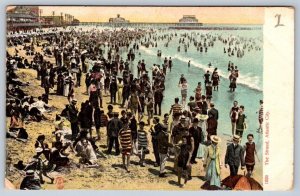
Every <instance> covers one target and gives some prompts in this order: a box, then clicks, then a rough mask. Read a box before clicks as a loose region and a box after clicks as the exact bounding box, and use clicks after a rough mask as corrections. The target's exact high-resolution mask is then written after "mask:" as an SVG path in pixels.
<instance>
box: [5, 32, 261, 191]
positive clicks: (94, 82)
mask: <svg viewBox="0 0 300 196" xmlns="http://www.w3.org/2000/svg"><path fill="white" fill-rule="evenodd" d="M173 36H179V35H177V34H172V33H171V34H170V35H168V36H167V35H157V34H155V31H154V30H153V29H150V30H149V29H148V30H142V29H124V28H121V29H114V30H108V29H106V30H101V31H100V30H98V29H92V30H89V31H84V30H83V29H80V28H73V29H69V30H68V31H60V32H55V31H54V32H47V33H44V34H41V35H35V37H34V38H33V36H30V35H27V36H23V37H22V36H20V37H17V39H11V38H8V43H9V44H8V45H10V46H11V47H15V48H16V49H15V51H14V53H13V54H12V53H8V52H7V62H6V67H7V72H6V73H7V105H6V114H7V117H10V119H11V122H10V125H9V129H8V131H7V137H8V138H13V139H16V140H19V141H21V142H26V141H27V139H28V137H30V135H28V133H27V131H26V129H25V125H24V124H25V123H30V122H32V121H36V122H39V123H43V121H45V120H48V118H47V115H46V114H48V113H49V114H53V113H54V112H56V115H55V121H54V126H55V129H54V130H53V132H52V134H53V135H52V136H49V135H44V134H42V135H39V136H38V137H37V138H36V143H35V145H34V148H35V151H36V154H35V155H34V156H33V159H32V160H31V161H30V162H28V163H26V164H24V163H23V161H19V162H18V163H16V164H15V167H16V168H18V169H19V170H23V171H26V177H25V178H24V179H23V181H22V183H21V187H20V188H21V189H40V188H41V184H43V183H44V178H43V176H44V177H47V178H48V179H50V182H51V183H53V181H54V177H52V176H51V175H48V173H49V172H51V171H54V170H55V171H58V172H61V171H63V170H64V169H65V168H66V167H69V166H70V165H71V164H72V162H73V160H72V159H70V158H69V155H70V153H74V154H75V155H76V156H78V157H79V164H80V167H86V168H98V167H99V164H98V163H99V162H98V160H99V159H102V158H103V161H105V159H107V158H109V157H110V155H115V156H119V155H120V154H121V156H122V164H123V167H124V169H125V170H126V171H127V172H130V171H131V170H134V169H137V168H135V167H133V166H131V165H130V158H131V157H132V156H137V157H139V159H140V162H139V165H140V167H145V165H146V163H145V157H146V156H149V154H152V153H153V155H154V160H153V166H154V167H159V177H162V178H163V177H166V176H167V173H166V169H165V166H166V162H168V161H171V158H173V160H172V161H173V162H174V166H173V172H174V173H175V174H176V175H177V176H178V186H180V187H183V186H184V184H186V183H187V182H188V181H189V180H191V179H192V175H191V172H192V168H193V165H194V164H203V168H204V169H205V171H206V176H205V181H206V183H205V185H203V188H206V189H221V188H222V184H221V177H220V174H221V165H222V164H221V162H222V161H221V159H222V157H221V151H223V150H224V149H221V148H220V142H221V138H220V136H218V119H219V112H218V110H217V109H216V108H217V107H216V106H215V104H214V102H213V91H218V90H219V84H220V76H219V75H218V69H217V68H215V69H214V71H213V73H210V72H209V71H207V72H206V73H205V74H204V76H203V79H204V80H203V81H199V83H198V85H197V87H196V88H195V90H194V93H195V94H193V95H191V96H190V97H189V98H188V92H187V79H186V78H185V76H184V75H183V74H182V75H181V77H180V79H179V83H178V86H179V87H180V89H181V99H180V98H175V99H174V104H172V105H171V107H170V111H169V113H163V111H162V104H163V101H164V97H165V96H168V95H165V94H164V90H165V82H166V81H165V79H166V75H167V74H168V72H171V71H172V67H174V65H173V62H172V57H165V58H163V59H164V60H163V63H162V65H159V64H153V65H152V66H151V68H149V66H147V65H146V61H145V60H144V59H142V58H141V56H140V52H139V47H141V46H143V47H157V43H156V42H157V41H166V40H167V42H166V44H165V47H168V43H169V41H170V40H171V39H172V37H173ZM181 36H182V37H181V38H180V39H179V44H183V48H184V50H185V51H186V50H187V48H188V47H189V43H190V42H191V41H193V42H194V46H196V47H197V50H199V51H200V52H202V51H204V52H207V51H208V50H209V47H213V45H214V42H216V41H218V40H219V41H220V40H221V41H222V42H223V43H224V44H227V43H226V42H227V41H228V42H229V46H231V45H233V44H234V43H236V42H238V41H244V42H246V41H245V40H236V39H230V40H227V41H226V40H223V39H222V38H220V37H216V36H211V35H207V34H203V35H201V40H200V41H198V40H196V39H195V38H194V37H192V35H188V34H183V35H181ZM247 44H248V42H246V43H245V45H244V49H246V48H247V47H250V46H249V44H248V45H247ZM20 45H21V46H22V49H19V50H23V51H26V52H25V56H22V55H20V51H19V50H18V49H17V47H18V46H20ZM38 47H40V48H41V51H42V52H37V51H36V48H38ZM180 48H181V47H180V46H179V47H178V51H180ZM252 48H253V47H252ZM252 48H251V47H250V49H252ZM257 49H259V48H257ZM234 51H236V53H237V55H238V57H240V58H242V57H243V55H244V52H243V50H240V49H239V48H235V49H234V48H233V49H230V48H229V49H225V48H224V53H225V52H228V54H230V55H234ZM124 54H125V55H126V57H127V58H126V59H123V57H122V55H124ZM158 55H159V56H163V54H162V52H161V51H160V50H159V51H158ZM45 57H47V58H51V59H52V60H53V61H52V62H50V61H47V60H45V59H46V58H45ZM29 59H32V60H31V61H30V60H29ZM134 59H141V60H139V61H138V64H137V67H136V69H133V61H134ZM147 63H148V62H147ZM189 64H190V62H189ZM189 66H190V65H189ZM18 69H33V70H35V71H36V76H37V77H36V80H38V81H40V86H41V87H42V88H43V89H44V93H43V94H42V95H40V96H38V97H33V96H31V94H30V92H27V91H25V90H24V88H23V87H26V86H29V85H31V84H30V83H28V82H24V81H22V78H21V77H20V76H19V77H18V75H17V74H16V71H17V70H18ZM134 70H136V72H135V71H134ZM228 71H230V73H231V74H230V77H229V79H230V86H229V88H230V90H231V91H232V92H234V91H235V88H236V80H237V78H238V75H239V74H238V73H239V72H238V69H237V66H235V65H234V64H233V63H232V62H229V64H228ZM135 73H136V74H135ZM82 81H84V84H82ZM202 83H204V85H205V89H202ZM81 86H84V87H85V88H84V89H85V92H81V93H85V94H86V95H87V96H88V99H87V100H80V101H79V100H78V99H76V97H78V96H77V95H76V88H79V87H81ZM216 93H217V92H216ZM54 94H55V95H57V96H61V97H65V98H67V99H68V104H67V105H65V108H64V109H63V110H62V111H57V110H56V108H55V107H53V106H51V105H50V104H49V100H50V99H51V98H52V97H53V96H52V95H54ZM105 96H110V103H106V102H104V101H103V100H104V97H105ZM187 99H188V100H187ZM78 102H80V104H78ZM260 105H261V106H260V110H259V119H258V120H259V124H260V127H259V129H258V131H260V132H262V123H263V101H262V100H261V101H260ZM104 108H105V109H104ZM106 108H107V112H105V110H106ZM119 110H121V112H120V113H119V112H117V111H119ZM244 112H245V107H244V106H243V105H239V104H238V102H237V101H234V103H233V107H232V108H231V110H230V112H229V118H230V121H231V124H232V143H230V144H229V145H228V146H227V150H226V156H225V160H224V163H225V167H226V168H227V167H229V169H230V175H231V176H236V175H237V174H238V170H239V168H240V166H241V169H244V167H246V169H247V176H249V177H250V176H252V175H253V171H254V166H255V159H256V158H255V156H256V155H257V152H256V147H255V142H254V136H253V134H251V133H250V134H248V135H247V140H248V142H247V143H245V145H242V144H241V139H242V138H243V137H244V136H243V132H244V130H245V129H246V128H247V126H246V119H247V118H246V115H245V114H244ZM104 132H106V133H104ZM105 136H106V137H105ZM46 137H52V138H54V141H53V143H52V145H49V144H47V143H46V142H45V138H46ZM103 140H104V141H105V143H106V149H105V150H104V149H103V147H100V146H99V145H98V143H99V141H103ZM151 143H152V145H151ZM151 146H152V149H151V148H150V147H151ZM113 152H114V153H113ZM197 160H201V161H200V163H198V161H197ZM101 161H102V160H101ZM35 173H37V174H38V179H37V178H35ZM182 179H183V180H184V182H183V183H182Z"/></svg>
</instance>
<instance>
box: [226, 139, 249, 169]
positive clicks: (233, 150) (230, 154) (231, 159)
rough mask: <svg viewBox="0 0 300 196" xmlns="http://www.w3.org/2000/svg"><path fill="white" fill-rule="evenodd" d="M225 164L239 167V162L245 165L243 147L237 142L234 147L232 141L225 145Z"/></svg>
mask: <svg viewBox="0 0 300 196" xmlns="http://www.w3.org/2000/svg"><path fill="white" fill-rule="evenodd" d="M225 164H228V165H234V166H237V167H239V166H240V164H241V165H242V166H245V160H244V149H243V147H242V146H241V145H239V144H237V145H236V147H234V145H233V143H232V144H229V145H228V146H227V150H226V155H225Z"/></svg>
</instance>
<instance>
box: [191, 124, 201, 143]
mask: <svg viewBox="0 0 300 196" xmlns="http://www.w3.org/2000/svg"><path fill="white" fill-rule="evenodd" d="M189 132H190V134H191V136H192V137H193V138H194V142H195V143H202V142H203V141H204V138H203V133H202V129H201V127H198V126H197V128H196V129H195V128H194V127H191V128H190V129H189Z"/></svg>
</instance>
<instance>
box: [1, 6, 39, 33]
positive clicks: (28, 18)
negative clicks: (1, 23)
mask: <svg viewBox="0 0 300 196" xmlns="http://www.w3.org/2000/svg"><path fill="white" fill-rule="evenodd" d="M6 22H7V30H8V31H19V30H25V31H26V30H30V29H34V28H38V27H39V26H40V23H39V7H38V6H16V7H14V8H12V9H10V10H7V12H6Z"/></svg>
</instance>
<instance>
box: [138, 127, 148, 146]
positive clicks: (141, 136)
mask: <svg viewBox="0 0 300 196" xmlns="http://www.w3.org/2000/svg"><path fill="white" fill-rule="evenodd" d="M138 146H139V149H141V148H144V149H146V148H147V146H148V141H147V133H146V131H138Z"/></svg>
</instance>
